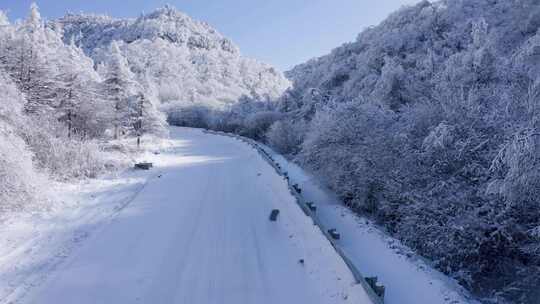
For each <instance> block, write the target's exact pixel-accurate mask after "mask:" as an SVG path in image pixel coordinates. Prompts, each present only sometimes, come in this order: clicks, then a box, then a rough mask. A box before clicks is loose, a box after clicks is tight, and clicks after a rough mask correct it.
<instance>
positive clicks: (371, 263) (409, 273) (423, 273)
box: [264, 146, 478, 304]
mask: <svg viewBox="0 0 540 304" xmlns="http://www.w3.org/2000/svg"><path fill="white" fill-rule="evenodd" d="M264 149H265V150H266V151H267V152H268V153H269V154H270V155H272V157H273V158H274V159H275V161H276V162H277V163H279V164H280V166H281V168H282V170H283V171H284V172H287V174H288V175H289V177H290V180H291V183H297V184H298V185H299V187H300V188H301V190H302V195H303V197H304V198H305V199H306V201H311V202H314V203H315V205H316V207H317V214H318V217H319V220H320V221H321V222H322V223H323V224H324V225H325V226H326V227H332V228H336V229H337V231H338V232H340V234H341V239H340V240H339V241H337V243H338V245H339V246H340V248H341V249H342V251H343V252H344V253H345V254H346V255H347V257H348V258H349V259H350V260H351V261H352V262H353V263H354V265H355V266H356V267H357V268H358V269H360V271H362V273H363V274H364V275H365V276H366V277H374V276H376V277H378V280H379V282H380V283H381V284H382V285H384V286H385V287H386V293H385V303H386V304H419V303H429V304H439V303H440V304H443V303H451V304H466V303H469V304H476V303H478V302H477V301H476V300H474V299H472V297H471V296H470V295H469V294H468V293H467V292H466V291H465V290H464V289H463V288H462V287H460V286H459V285H458V284H457V282H455V281H454V280H452V279H450V278H448V277H447V276H445V275H444V274H442V273H440V272H439V271H437V270H435V269H433V268H432V267H431V266H430V265H429V263H428V262H427V261H425V260H423V259H422V258H420V257H418V256H416V255H415V254H414V253H413V252H412V251H411V250H410V249H409V248H407V247H406V246H404V245H403V244H401V243H400V242H399V241H398V240H395V239H393V238H391V237H390V236H388V235H387V234H385V233H384V232H383V231H381V230H380V229H379V228H378V227H377V226H376V225H374V224H373V223H372V222H371V221H369V220H367V219H365V218H362V217H361V216H358V215H357V214H355V213H353V212H352V211H351V210H350V209H348V208H346V207H345V206H344V205H343V204H342V203H340V200H339V199H338V198H337V197H336V196H335V195H334V194H333V193H332V192H331V191H330V190H328V189H327V188H326V187H324V186H322V185H321V183H319V182H318V181H317V180H316V179H315V178H314V177H312V176H311V175H310V174H309V173H306V172H305V171H304V170H302V169H301V168H300V167H299V166H298V165H296V164H294V163H291V162H289V161H288V160H287V159H285V158H284V157H283V156H281V155H279V154H277V153H276V152H274V151H273V150H272V149H271V148H269V147H267V146H264Z"/></svg>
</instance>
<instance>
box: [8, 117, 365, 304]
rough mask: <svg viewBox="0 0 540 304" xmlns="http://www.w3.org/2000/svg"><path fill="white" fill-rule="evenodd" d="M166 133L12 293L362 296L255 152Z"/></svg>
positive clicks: (249, 298) (63, 296) (122, 299)
mask: <svg viewBox="0 0 540 304" xmlns="http://www.w3.org/2000/svg"><path fill="white" fill-rule="evenodd" d="M171 133H172V134H171V137H172V142H173V145H172V147H171V148H169V149H168V150H167V151H163V152H162V153H161V154H160V155H152V156H151V157H150V156H149V158H151V159H150V160H151V161H153V162H154V163H155V165H156V167H155V168H154V169H153V170H152V171H150V172H148V173H144V174H148V176H147V177H148V182H147V184H146V185H145V187H144V188H142V190H141V191H140V192H138V194H137V195H136V196H135V197H134V198H133V200H131V201H130V202H129V204H128V205H127V206H125V207H124V208H123V209H122V210H121V211H120V212H117V214H116V215H115V216H113V217H111V218H110V220H107V221H102V222H103V223H100V224H99V225H98V226H99V228H96V229H94V231H91V232H88V235H87V236H86V237H85V239H84V240H83V241H82V244H81V245H80V246H79V247H77V248H76V249H74V250H72V252H70V253H69V255H68V256H67V257H66V258H65V259H64V260H63V261H62V262H61V263H58V265H56V266H55V267H52V269H50V270H47V273H45V274H44V275H43V279H41V280H40V281H38V282H37V283H35V284H32V285H35V286H32V287H31V288H29V289H28V290H27V291H26V292H25V295H24V296H23V297H21V298H20V299H18V300H17V302H21V303H41V304H47V303H54V304H61V303H78V304H83V303H124V304H125V303H186V304H187V303H189V304H206V303H209V304H210V303H231V304H241V303H246V304H247V303H259V304H262V303H272V304H275V303H355V304H362V303H370V301H369V299H368V297H367V295H366V294H365V292H364V290H363V289H362V288H361V287H360V286H359V285H356V284H354V279H353V277H352V275H351V273H350V272H349V270H348V269H347V268H346V266H345V264H344V263H343V261H342V260H340V258H339V257H338V255H337V254H336V253H335V252H334V250H333V249H332V247H331V245H330V244H329V242H328V241H327V240H326V239H325V238H324V237H323V235H322V234H321V232H320V231H319V230H318V229H317V228H316V227H315V226H314V225H313V223H312V222H311V220H310V219H309V218H308V217H306V216H305V215H304V214H303V213H302V211H301V210H300V209H299V207H298V206H297V205H296V204H295V202H294V200H293V198H292V196H291V195H290V194H289V192H288V189H287V185H286V183H285V181H284V180H283V179H282V178H281V177H279V176H278V175H277V174H276V173H275V172H274V171H273V169H271V167H270V166H269V165H268V164H266V163H265V162H264V161H263V160H262V158H261V157H260V156H259V155H258V154H257V153H256V151H254V150H253V149H251V148H250V147H249V146H247V145H245V144H244V143H241V142H239V141H236V140H234V139H231V138H227V137H221V136H215V135H208V134H204V133H203V132H201V131H200V130H191V129H183V128H172V129H171ZM158 175H159V176H158ZM150 176H152V178H150ZM272 209H280V210H281V214H280V216H279V219H278V221H277V223H273V222H270V221H269V220H268V216H269V214H270V211H271V210H272ZM51 233H54V232H51ZM300 259H303V260H304V261H305V262H304V264H302V263H299V260H300ZM0 302H2V301H1V299H0Z"/></svg>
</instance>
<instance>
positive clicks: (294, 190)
mask: <svg viewBox="0 0 540 304" xmlns="http://www.w3.org/2000/svg"><path fill="white" fill-rule="evenodd" d="M203 132H205V133H208V134H214V135H221V136H227V137H231V138H234V139H237V140H240V141H242V142H245V143H247V144H248V145H250V146H251V147H253V148H254V149H255V150H257V152H258V153H259V154H260V155H261V156H262V158H263V159H264V160H265V161H266V162H267V163H268V164H269V165H270V166H271V167H272V168H274V170H275V171H276V173H277V174H278V175H280V176H283V177H284V178H285V180H286V181H287V184H288V187H289V191H290V192H291V194H292V195H293V196H294V197H295V198H296V203H297V204H298V206H299V207H300V209H302V211H303V212H304V214H305V215H306V216H309V217H310V218H311V219H312V220H313V223H314V224H315V225H316V226H317V227H319V229H320V230H321V232H322V234H323V235H324V236H325V237H326V238H327V239H328V241H329V242H330V244H331V245H332V247H333V248H334V250H335V251H336V252H337V253H338V255H339V256H340V257H341V258H342V259H343V261H344V262H345V265H347V267H348V268H349V270H350V271H351V273H352V275H353V277H354V279H355V280H356V282H357V283H358V284H360V285H362V287H363V288H364V290H365V291H366V293H367V294H368V296H369V297H370V299H371V301H372V302H373V303H374V304H383V303H384V299H383V298H381V297H379V296H378V295H377V294H376V292H375V290H374V289H373V287H372V286H371V285H370V284H369V283H368V282H367V281H366V278H365V277H364V276H363V275H362V272H360V270H359V269H358V267H356V265H354V263H353V262H352V260H351V259H350V258H349V257H348V256H347V254H346V253H345V252H344V251H343V249H342V248H341V247H340V246H339V244H338V241H337V240H335V239H334V238H333V237H332V235H330V233H329V232H328V229H327V227H326V226H325V225H324V224H323V223H322V221H321V220H320V218H319V216H318V215H317V212H316V211H314V210H312V209H311V208H310V207H309V202H307V201H306V200H305V199H304V197H303V196H302V194H301V189H299V188H298V187H297V185H295V184H294V183H293V182H291V180H290V179H289V177H288V175H287V172H284V171H283V169H282V168H281V166H280V165H279V164H278V163H277V162H276V161H275V160H274V159H273V157H272V155H270V154H269V153H268V152H267V151H266V150H265V149H264V148H262V147H261V146H260V144H259V143H258V142H256V141H254V140H252V139H250V138H246V137H242V136H239V135H236V134H231V133H225V132H220V131H211V130H204V131H203Z"/></svg>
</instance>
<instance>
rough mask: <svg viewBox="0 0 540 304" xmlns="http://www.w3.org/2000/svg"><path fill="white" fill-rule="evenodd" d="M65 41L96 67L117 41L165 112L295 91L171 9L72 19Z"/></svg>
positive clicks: (65, 28) (220, 37)
mask: <svg viewBox="0 0 540 304" xmlns="http://www.w3.org/2000/svg"><path fill="white" fill-rule="evenodd" d="M55 23H59V24H61V25H62V28H63V32H64V41H65V42H66V43H69V42H70V41H74V43H75V44H76V45H78V46H80V47H81V48H82V49H83V50H84V52H85V53H86V54H87V55H88V56H90V57H92V58H93V59H94V61H95V63H96V64H98V65H99V63H101V62H103V61H105V60H106V56H107V53H108V51H109V49H108V47H109V45H110V43H111V42H112V41H117V42H118V44H119V48H120V50H121V51H122V54H123V55H124V56H125V57H126V58H127V61H128V63H129V67H130V69H131V70H132V71H133V72H135V74H136V76H137V78H138V79H139V80H140V82H143V83H147V84H146V85H147V86H154V89H155V90H156V91H157V92H158V96H159V99H160V101H161V103H163V104H164V106H165V109H166V110H168V111H173V110H175V108H177V107H178V106H188V105H207V106H210V107H213V108H224V107H226V106H228V105H231V104H233V103H235V102H237V101H238V100H239V99H240V97H242V96H247V97H250V98H255V99H275V98H277V97H279V96H280V95H281V94H282V93H283V91H284V90H285V89H286V88H287V87H288V86H289V82H288V80H286V79H285V77H284V76H283V75H282V73H281V72H279V71H277V70H276V69H274V68H273V67H271V66H269V65H267V64H264V63H261V62H258V61H256V60H253V59H249V58H245V57H243V56H242V55H241V54H240V51H239V48H238V47H237V46H236V45H234V44H233V43H232V42H231V41H230V40H229V39H227V38H225V37H224V36H223V35H221V34H220V33H219V32H217V31H216V30H215V29H213V28H212V27H210V26H209V25H208V24H207V23H204V22H200V21H196V20H193V19H191V18H190V17H189V16H187V15H186V14H184V13H182V12H180V11H178V10H176V9H174V8H172V7H169V6H166V7H164V8H160V9H157V10H156V11H154V12H152V13H149V14H146V15H141V16H140V17H139V18H136V19H114V18H111V17H107V16H98V15H67V16H65V17H64V18H61V19H59V20H57V21H55Z"/></svg>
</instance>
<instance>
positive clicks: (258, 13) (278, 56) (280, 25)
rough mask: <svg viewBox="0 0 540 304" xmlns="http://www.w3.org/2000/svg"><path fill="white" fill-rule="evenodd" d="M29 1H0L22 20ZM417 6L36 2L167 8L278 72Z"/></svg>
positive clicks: (274, 0) (302, 1) (197, 0)
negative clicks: (220, 35)
mask: <svg viewBox="0 0 540 304" xmlns="http://www.w3.org/2000/svg"><path fill="white" fill-rule="evenodd" d="M31 2H32V0H1V1H0V10H4V11H7V12H8V15H9V17H10V19H11V20H12V21H13V20H15V19H19V18H24V17H25V16H26V15H27V12H28V7H29V6H30V3H31ZM416 2H418V0H267V1H264V0H258V1H257V0H227V1H225V0H150V1H149V0H124V1H115V0H37V1H36V3H37V4H38V5H39V6H40V9H41V14H42V15H43V16H44V17H46V18H49V19H51V18H55V17H59V16H61V15H63V14H64V13H66V12H69V11H70V12H81V11H82V12H92V13H103V14H108V15H111V16H114V17H134V16H137V15H139V14H140V13H141V12H150V11H152V10H153V9H155V8H157V7H160V6H163V5H165V4H167V3H168V4H171V5H173V6H175V7H176V8H178V9H180V10H181V11H184V12H186V13H187V14H189V15H190V16H192V17H194V18H195V19H198V20H203V21H206V22H208V23H210V24H211V25H212V26H214V27H215V28H216V29H217V30H218V31H219V32H221V33H223V34H224V35H225V36H227V37H229V38H231V39H232V40H233V41H234V42H235V43H236V44H237V45H239V46H240V49H241V51H242V53H243V54H244V55H246V56H248V57H253V58H256V59H259V60H261V61H264V62H267V63H270V64H272V65H274V66H276V67H278V68H279V69H281V70H287V69H289V68H291V67H292V66H294V65H296V64H299V63H302V62H305V61H307V60H308V59H310V58H313V57H317V56H321V55H324V54H327V53H328V52H330V51H331V50H332V49H333V48H335V47H337V46H339V45H341V44H343V43H345V42H349V41H353V40H354V39H355V38H356V36H357V35H358V33H359V32H361V31H362V29H364V28H365V27H367V26H370V25H374V24H377V23H379V22H380V21H382V20H383V19H384V18H385V17H386V16H387V15H388V14H390V13H391V12H393V11H395V10H396V9H398V8H400V7H401V6H402V5H405V4H413V3H416Z"/></svg>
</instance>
